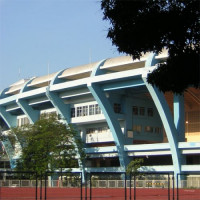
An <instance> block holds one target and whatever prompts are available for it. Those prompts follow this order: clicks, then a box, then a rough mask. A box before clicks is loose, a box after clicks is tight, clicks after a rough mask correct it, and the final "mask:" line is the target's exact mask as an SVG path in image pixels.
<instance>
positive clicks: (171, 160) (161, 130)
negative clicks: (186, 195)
mask: <svg viewBox="0 0 200 200" xmlns="http://www.w3.org/2000/svg"><path fill="white" fill-rule="evenodd" d="M166 58H167V52H166V51H163V53H161V54H160V55H157V56H156V55H154V54H152V53H149V54H145V55H144V56H143V57H142V58H141V59H140V60H133V58H132V57H131V56H123V57H117V58H111V59H106V60H103V61H100V62H95V63H91V64H87V65H83V66H78V67H74V68H67V69H64V70H63V71H60V72H57V73H53V74H49V75H46V76H42V77H33V78H31V79H27V80H21V81H19V82H17V83H15V84H13V85H11V86H10V87H8V88H6V89H4V90H3V91H2V92H1V93H0V126H1V132H2V134H4V135H5V136H6V133H7V131H8V130H9V129H10V128H11V127H13V126H22V125H23V124H26V123H34V122H35V121H36V120H37V119H39V117H40V115H41V114H42V113H44V112H46V113H48V112H56V113H58V114H60V115H61V116H62V117H63V118H64V119H65V122H66V123H73V124H74V125H75V126H76V127H77V130H79V133H80V135H81V137H82V140H83V141H84V143H85V151H86V153H87V155H88V159H87V162H86V166H85V167H86V168H85V170H88V171H102V170H103V171H124V170H125V168H126V166H127V164H128V163H129V162H130V160H132V159H134V158H136V157H143V158H144V166H145V167H143V168H142V169H141V170H146V171H148V170H150V171H152V170H154V171H160V172H161V171H165V172H175V173H180V172H191V171H193V172H199V171H200V91H199V90H198V89H195V88H189V89H188V90H187V91H186V92H184V95H183V96H180V95H175V94H171V93H166V94H163V93H161V92H160V91H159V90H158V89H157V88H154V87H152V86H151V85H149V84H148V83H147V81H146V77H147V75H148V73H151V71H152V70H153V69H154V68H155V67H156V65H157V63H159V62H163V61H165V60H166ZM180 73H181V72H180ZM4 138H5V140H4V141H2V144H3V146H4V149H5V151H6V153H7V155H8V157H9V160H10V163H11V167H13V161H14V160H15V159H17V158H18V152H19V151H17V148H16V147H13V146H12V145H11V143H10V142H9V140H8V139H6V137H4Z"/></svg>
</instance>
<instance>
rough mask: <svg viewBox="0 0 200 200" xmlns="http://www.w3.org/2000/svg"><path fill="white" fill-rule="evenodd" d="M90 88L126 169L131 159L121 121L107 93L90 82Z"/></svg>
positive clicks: (122, 164) (121, 163)
mask: <svg viewBox="0 0 200 200" xmlns="http://www.w3.org/2000/svg"><path fill="white" fill-rule="evenodd" d="M88 88H89V90H90V92H91V93H92V95H93V97H94V98H95V100H96V101H97V103H98V105H99V106H100V108H101V110H102V112H103V114H104V116H105V118H106V121H107V123H108V126H109V128H110V130H111V133H112V135H113V138H114V141H115V144H116V147H117V151H118V154H119V161H120V165H121V167H122V168H123V169H124V170H125V169H126V166H127V165H128V163H129V161H130V159H129V158H128V155H127V153H126V152H125V151H124V144H125V136H124V134H123V133H122V130H121V127H120V124H119V121H118V119H117V117H116V114H115V113H114V110H113V107H112V106H111V105H110V102H109V101H108V99H107V98H106V95H105V93H104V92H103V91H102V90H101V89H100V87H99V86H98V85H94V84H91V85H90V84H88Z"/></svg>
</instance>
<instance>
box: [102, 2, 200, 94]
mask: <svg viewBox="0 0 200 200" xmlns="http://www.w3.org/2000/svg"><path fill="white" fill-rule="evenodd" d="M101 8H102V10H103V14H104V20H109V21H110V24H111V25H110V28H109V29H108V35H107V37H108V38H110V39H111V41H112V44H113V45H115V46H117V49H118V51H119V52H123V53H126V54H129V55H132V56H133V57H134V58H140V57H141V55H142V53H146V52H154V53H157V54H158V53H160V52H161V51H162V50H163V48H166V49H167V50H168V54H169V57H168V59H167V61H166V62H164V63H160V64H158V67H157V69H155V70H154V71H153V72H152V73H151V74H149V75H148V78H147V81H148V82H149V83H150V84H152V85H155V86H157V87H158V88H159V89H160V90H161V91H163V92H166V91H172V92H175V93H183V92H184V91H185V90H186V89H187V88H188V87H190V86H193V87H195V88H199V87H200V62H199V61H200V57H199V53H200V51H199V44H200V41H199V39H200V23H199V20H200V10H199V8H200V1H199V0H190V1H186V0H141V1H140V0H138V1H137V0H132V1H131V0H127V1H126V0H102V1H101Z"/></svg>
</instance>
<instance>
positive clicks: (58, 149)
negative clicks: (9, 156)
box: [12, 115, 85, 174]
mask: <svg viewBox="0 0 200 200" xmlns="http://www.w3.org/2000/svg"><path fill="white" fill-rule="evenodd" d="M12 133H14V134H16V136H17V139H18V142H19V143H20V144H21V146H22V154H21V156H20V159H19V160H18V161H17V165H16V170H24V171H36V172H37V173H43V174H44V172H45V171H47V170H55V169H62V168H72V167H78V162H77V155H78V152H79V154H81V159H82V160H83V159H84V155H85V154H84V152H83V148H82V147H83V145H82V141H81V139H79V137H78V135H77V132H76V131H75V130H74V129H73V127H72V126H67V127H66V125H65V124H64V123H62V122H61V121H59V120H57V116H56V115H50V116H48V117H46V116H45V115H44V116H42V117H41V119H40V120H38V121H37V122H36V123H35V124H32V125H31V124H29V125H25V126H22V127H17V128H14V129H12ZM75 143H76V144H77V145H75Z"/></svg>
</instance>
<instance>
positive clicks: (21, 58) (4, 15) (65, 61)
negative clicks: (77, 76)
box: [0, 0, 121, 91]
mask: <svg viewBox="0 0 200 200" xmlns="http://www.w3.org/2000/svg"><path fill="white" fill-rule="evenodd" d="M108 28H109V22H108V21H105V20H103V13H102V10H101V4H100V0H0V91H1V90H3V89H4V88H7V87H9V85H11V84H13V83H15V82H17V81H19V80H21V79H26V78H31V77H33V76H43V75H47V74H48V73H49V74H50V73H54V72H58V71H60V70H62V69H65V68H69V67H74V66H79V65H84V64H88V63H90V62H96V61H101V60H103V59H105V58H111V57H117V56H120V55H121V54H119V53H118V52H117V49H116V47H115V46H112V43H111V41H110V40H109V39H108V38H107V37H106V36H107V30H108Z"/></svg>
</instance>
